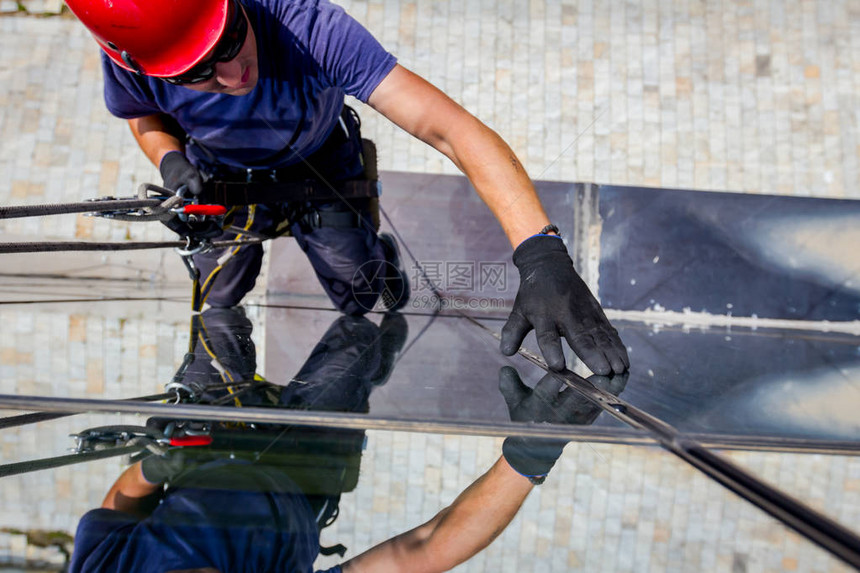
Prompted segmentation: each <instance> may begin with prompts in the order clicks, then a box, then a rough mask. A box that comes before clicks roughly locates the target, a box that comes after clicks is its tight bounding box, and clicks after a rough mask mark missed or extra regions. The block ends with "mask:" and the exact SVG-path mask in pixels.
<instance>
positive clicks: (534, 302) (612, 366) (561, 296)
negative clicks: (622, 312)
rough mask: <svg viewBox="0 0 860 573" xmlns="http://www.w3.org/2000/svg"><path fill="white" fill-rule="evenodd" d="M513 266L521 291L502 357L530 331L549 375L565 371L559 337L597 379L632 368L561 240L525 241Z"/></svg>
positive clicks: (506, 331)
mask: <svg viewBox="0 0 860 573" xmlns="http://www.w3.org/2000/svg"><path fill="white" fill-rule="evenodd" d="M514 264H515V265H516V267H517V269H519V271H520V288H519V291H518V292H517V297H516V299H515V300H514V308H513V310H512V311H511V316H510V317H508V321H507V322H506V323H505V326H504V328H502V344H501V350H502V354H504V355H506V356H511V355H512V354H514V353H515V352H516V351H517V349H519V347H520V345H521V344H522V342H523V339H524V338H525V337H526V334H528V333H529V331H530V330H531V329H532V328H534V329H535V334H536V335H537V341H538V346H539V347H540V350H541V353H542V354H543V356H544V359H545V360H546V363H547V366H549V368H550V369H551V370H556V371H559V370H563V369H564V366H565V365H564V354H563V353H562V349H561V339H560V338H559V335H563V336H564V338H565V339H566V340H567V343H568V344H569V345H570V347H571V348H572V349H573V351H574V352H576V355H577V356H579V358H580V359H582V361H583V362H584V363H585V365H586V366H587V367H588V368H589V369H590V370H591V371H592V372H594V373H595V374H603V375H606V374H609V373H611V372H616V373H619V374H620V373H621V372H624V371H625V370H626V369H627V368H629V367H630V360H629V359H628V358H627V350H626V349H625V348H624V344H623V343H622V342H621V338H619V337H618V332H617V331H616V330H615V329H614V328H613V327H612V325H611V324H609V320H607V318H606V315H605V314H603V309H601V308H600V303H598V302H597V299H595V298H594V296H593V295H592V294H591V292H590V291H589V290H588V287H587V286H586V284H585V282H584V281H583V280H582V279H581V278H580V277H579V275H578V274H577V273H576V270H575V269H574V268H573V261H571V260H570V256H569V255H568V254H567V249H566V248H565V246H564V242H563V241H562V240H561V239H560V238H558V237H553V236H550V235H541V236H536V237H531V238H529V239H526V240H525V241H523V242H522V243H521V244H520V246H519V247H517V248H516V250H515V251H514Z"/></svg>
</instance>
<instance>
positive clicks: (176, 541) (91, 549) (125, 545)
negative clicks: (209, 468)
mask: <svg viewBox="0 0 860 573" xmlns="http://www.w3.org/2000/svg"><path fill="white" fill-rule="evenodd" d="M201 481H204V482H205V481H207V480H201ZM278 482H279V489H282V490H283V489H284V478H283V476H280V477H278ZM293 487H295V486H293ZM318 554H319V533H318V530H317V524H316V520H315V516H314V514H313V511H312V510H311V508H310V505H309V504H308V502H307V499H306V498H305V497H304V495H303V494H302V493H301V492H299V491H298V489H297V488H295V490H294V491H292V492H290V491H237V490H234V489H212V488H177V489H174V490H169V491H168V494H167V496H166V497H165V498H164V500H163V501H162V502H161V504H159V506H158V507H157V508H156V509H155V511H153V513H152V515H150V516H149V517H147V518H146V519H143V520H138V519H137V518H135V517H134V516H131V515H128V514H126V513H123V512H120V511H115V510H110V509H94V510H92V511H89V512H87V513H86V514H85V515H84V516H83V517H82V518H81V521H80V523H79V524H78V529H77V533H76V534H75V547H74V551H73V553H72V562H71V567H70V572H71V573H102V572H117V573H136V572H140V573H166V572H167V571H173V570H182V569H193V568H201V567H214V568H215V569H217V570H219V571H222V572H223V573H234V572H236V573H244V572H247V573H251V572H255V573H256V572H270V571H285V572H286V571H291V572H292V571H295V572H307V573H310V572H311V571H312V570H313V563H314V560H315V559H316V557H317V555H318ZM340 571H341V568H340V566H336V567H334V568H333V569H329V570H327V571H326V572H325V573H340ZM320 573H321V572H320Z"/></svg>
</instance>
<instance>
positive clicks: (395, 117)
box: [368, 65, 549, 247]
mask: <svg viewBox="0 0 860 573" xmlns="http://www.w3.org/2000/svg"><path fill="white" fill-rule="evenodd" d="M368 103H369V104H370V105H371V106H372V107H373V108H374V109H375V110H376V111H378V112H380V113H381V114H382V115H384V116H385V117H387V118H388V119H390V120H391V121H393V122H394V123H395V124H397V125H398V126H400V127H401V128H403V129H404V130H406V131H407V132H409V133H411V134H412V135H414V136H415V137H417V138H418V139H420V140H422V141H424V142H426V143H428V144H429V145H431V146H433V147H434V148H436V149H437V150H439V151H440V152H441V153H443V154H445V155H446V156H448V158H449V159H451V161H453V162H454V164H455V165H456V166H457V167H458V168H459V169H460V170H461V171H462V172H463V173H464V174H465V175H466V176H467V177H468V178H469V180H470V181H471V182H472V185H474V186H475V189H476V190H477V192H478V195H480V197H481V199H483V201H484V202H485V203H486V204H487V206H488V207H489V208H490V210H491V211H492V212H493V214H494V215H495V216H496V218H497V219H498V220H499V223H501V225H502V228H503V229H504V231H505V234H506V235H507V237H508V240H509V241H510V242H511V245H513V246H514V247H516V246H517V245H519V244H520V243H521V242H522V241H523V240H525V239H527V238H528V237H530V236H532V235H534V234H535V233H537V232H538V231H540V230H541V229H542V228H543V227H544V226H545V225H547V224H549V218H548V217H547V215H546V213H545V212H544V210H543V207H542V206H541V204H540V200H539V199H538V197H537V194H536V193H535V189H534V186H533V185H532V182H531V179H529V176H528V174H527V173H526V170H525V169H524V168H523V166H522V164H521V163H520V161H519V159H517V157H516V155H515V154H514V152H513V151H512V150H511V148H510V147H509V146H508V145H507V144H506V143H505V142H504V141H503V140H502V138H501V137H499V136H498V135H497V134H496V132H494V131H493V130H492V129H490V128H489V127H487V126H486V125H484V124H483V123H481V121H480V120H478V119H477V118H476V117H474V116H473V115H472V114H470V113H469V112H468V111H466V110H465V109H463V108H462V107H461V106H460V105H459V104H457V103H456V102H454V101H453V100H452V99H451V98H449V97H448V96H446V95H445V94H444V93H442V92H441V91H440V90H439V89H437V88H436V87H434V86H433V85H431V84H430V83H429V82H427V81H426V80H424V79H423V78H421V77H420V76H418V75H416V74H413V73H412V72H410V71H409V70H407V69H406V68H404V67H402V66H400V65H398V66H396V67H395V68H394V69H393V70H392V71H391V73H389V74H388V76H387V77H386V78H385V79H384V80H382V83H380V84H379V86H378V87H377V88H376V90H374V92H373V93H372V94H371V96H370V99H369V100H368Z"/></svg>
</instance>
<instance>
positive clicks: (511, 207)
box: [66, 0, 629, 374]
mask: <svg viewBox="0 0 860 573" xmlns="http://www.w3.org/2000/svg"><path fill="white" fill-rule="evenodd" d="M66 2H67V4H68V5H69V7H70V8H71V9H72V11H73V12H74V13H75V14H76V15H77V16H78V18H79V19H80V20H81V21H82V22H83V23H84V24H85V25H86V26H87V27H88V28H89V29H90V31H91V32H92V33H93V35H94V37H95V39H96V40H97V42H98V43H99V44H100V45H101V47H102V49H103V51H104V57H103V61H104V75H105V101H106V103H107V106H108V109H109V110H110V111H111V112H112V113H113V114H115V115H117V116H119V117H122V118H125V119H127V120H128V122H129V125H130V127H131V130H132V133H133V134H134V136H135V138H136V139H137V141H138V143H139V145H140V147H141V148H142V149H143V151H144V153H145V154H146V155H147V157H149V159H150V160H152V162H153V163H154V164H155V165H157V166H159V169H160V171H161V174H162V176H163V178H164V186H165V187H167V188H170V189H174V190H177V191H179V190H187V192H189V193H192V194H196V193H200V191H201V189H202V188H203V182H204V180H207V179H209V178H214V179H219V180H227V181H230V180H234V181H235V180H238V179H242V180H246V179H247V180H250V181H260V180H268V181H273V180H277V181H287V180H290V181H295V180H302V179H305V178H308V177H312V178H318V179H322V180H325V181H327V182H329V183H333V184H336V183H338V182H340V181H344V180H348V179H355V178H357V177H362V171H363V168H364V166H363V165H362V154H361V140H360V135H358V127H359V123H358V120H357V116H356V115H355V114H354V113H353V112H351V111H350V110H349V109H345V108H344V95H351V96H354V97H356V98H357V99H359V100H360V101H363V102H366V103H367V104H369V105H370V106H371V107H372V108H374V109H375V110H376V111H378V112H380V113H381V114H382V115H384V116H385V117H387V118H388V119H390V120H391V121H392V122H394V123H395V124H397V125H398V126H400V127H401V128H403V129H405V130H406V131H407V132H409V133H411V134H412V135H414V136H415V137H417V138H419V139H421V140H423V141H425V142H426V143H428V144H430V145H431V146H433V147H434V148H436V149H437V150H439V151H440V152H442V153H443V154H445V155H446V156H448V157H449V158H450V159H451V161H453V162H454V164H455V165H457V167H458V168H460V169H461V170H462V171H463V172H464V173H465V174H466V176H467V177H468V178H469V180H470V181H471V182H472V184H473V185H474V187H475V189H476V190H477V192H478V194H479V195H480V197H481V198H482V199H483V200H484V202H485V203H486V204H487V205H488V206H489V208H490V210H491V211H492V212H493V214H494V215H495V216H496V218H497V219H498V220H499V222H500V223H501V225H502V228H503V229H504V231H505V233H506V235H507V237H508V239H509V240H510V242H511V245H512V246H513V247H515V251H514V257H513V260H514V264H515V265H516V266H517V268H518V269H519V272H520V279H521V280H520V287H519V291H518V293H517V297H516V300H515V303H514V308H513V310H512V312H511V315H510V318H509V319H508V322H507V323H506V325H505V327H504V328H503V330H502V341H501V350H502V352H503V353H504V354H506V355H511V354H513V353H515V352H516V351H517V349H518V348H519V346H520V344H521V343H522V341H523V339H524V338H525V336H526V334H528V332H529V331H531V330H532V329H534V330H535V331H536V334H537V340H538V344H539V346H540V349H541V352H542V353H543V355H544V357H545V359H546V361H547V363H548V365H549V367H550V368H552V369H553V370H561V369H563V368H564V367H565V360H564V355H563V352H562V346H561V338H562V337H563V338H564V339H566V340H567V342H568V344H569V345H570V346H571V348H572V349H573V350H574V351H575V352H576V353H577V355H578V356H579V357H580V358H581V359H582V360H583V362H584V363H585V364H586V366H588V367H589V368H590V369H591V370H592V371H593V372H595V373H598V374H608V373H610V372H613V371H614V372H622V371H624V370H626V369H627V368H628V367H629V360H628V357H627V352H626V349H625V347H624V345H623V344H622V342H621V340H620V338H619V336H618V333H617V332H616V331H615V329H614V328H613V327H612V326H611V324H610V323H609V321H608V320H607V319H606V316H605V315H604V313H603V311H602V309H601V308H600V305H599V303H598V302H597V300H596V299H595V298H594V296H593V295H592V294H591V293H590V292H589V290H588V287H587V286H586V285H585V283H584V282H583V281H582V279H581V278H580V277H579V275H578V274H577V273H576V271H575V270H574V268H573V264H572V262H571V259H570V257H569V255H568V253H567V249H566V247H565V245H564V243H563V241H562V240H560V237H559V236H558V229H557V228H556V227H555V226H554V225H552V224H551V223H550V220H549V218H548V217H547V215H546V213H545V211H544V209H543V207H542V206H541V204H540V201H539V200H538V198H537V194H536V193H535V190H534V187H533V185H532V183H531V180H530V179H529V177H528V175H527V174H526V172H525V169H524V168H523V166H522V165H521V164H520V162H519V160H518V159H517V157H516V155H515V154H514V153H513V151H512V150H511V149H510V147H508V145H507V144H506V143H505V142H504V141H502V139H501V138H500V137H499V136H498V135H497V134H496V133H495V132H493V131H492V130H491V129H489V128H488V127H486V126H485V125H484V124H483V123H481V122H480V121H479V120H478V119H476V118H475V117H474V116H472V115H471V114H469V113H468V112H467V111H466V110H464V109H463V108H462V107H461V106H459V105H458V104H456V103H455V102H454V101H452V100H451V99H450V98H448V97H447V96H446V95H445V94H443V93H442V92H441V91H439V90H438V89H436V88H435V87H434V86H432V85H431V84H430V83H428V82H427V81H426V80H424V79H423V78H421V77H419V76H417V75H415V74H414V73H412V72H410V71H409V70H407V69H406V68H404V67H402V66H400V65H399V64H397V62H396V60H395V58H394V57H393V56H392V55H391V54H389V53H387V52H386V51H385V50H384V49H383V48H382V47H381V46H380V44H379V43H378V42H377V41H376V40H375V39H374V38H373V37H372V36H371V34H370V33H369V32H368V31H367V30H365V29H364V28H363V27H362V26H361V25H360V24H358V23H357V22H356V21H355V20H353V19H352V18H351V17H349V16H348V15H347V14H346V13H345V12H344V11H343V10H342V9H341V8H339V7H337V6H335V5H332V4H330V3H329V2H328V1H327V0H184V1H183V2H175V1H173V0H148V1H147V2H145V3H143V2H139V1H136V0H66ZM371 219H372V205H368V204H367V202H366V201H361V200H359V201H351V200H348V201H347V202H346V204H344V203H343V202H328V203H326V202H322V203H320V202H317V203H313V202H310V203H307V204H301V205H296V204H292V205H278V204H274V205H263V206H259V207H253V206H252V207H251V208H249V209H247V210H246V211H245V212H243V213H239V214H237V216H236V218H235V219H234V221H233V226H234V227H236V226H239V227H244V228H245V229H246V230H248V231H255V230H256V231H260V230H264V231H266V232H265V233H264V234H266V233H271V234H277V233H278V232H282V231H283V230H284V229H283V228H284V227H285V226H286V225H287V224H288V225H289V229H290V231H291V232H292V234H293V235H294V236H295V237H296V240H297V241H298V243H299V245H300V246H301V248H302V249H303V250H304V251H305V253H306V254H307V255H308V258H309V260H310V261H311V264H312V265H313V267H314V270H315V271H316V273H317V275H318V277H319V278H320V282H321V283H322V285H323V287H324V289H325V290H326V292H327V294H328V295H329V297H330V298H331V299H332V301H333V302H334V304H335V305H336V306H337V307H338V308H339V309H340V310H342V311H344V312H346V313H349V314H361V313H362V312H364V311H365V310H367V308H368V303H371V304H370V306H372V302H374V301H375V297H376V295H371V297H370V298H369V299H361V298H360V296H359V294H357V293H378V292H382V293H383V294H384V295H387V296H385V297H384V299H385V300H384V301H383V302H384V303H385V306H386V307H387V308H389V309H396V308H398V306H402V304H403V303H404V302H405V299H406V297H407V296H408V285H407V284H406V282H405V280H404V278H403V276H402V274H400V273H397V272H392V273H387V274H386V273H384V272H378V273H361V272H358V273H357V272H356V271H357V270H358V269H359V267H361V265H362V264H365V263H367V262H369V261H386V262H389V263H392V264H390V265H383V266H384V268H386V269H392V268H397V267H399V255H398V253H397V246H396V244H395V243H394V241H393V239H392V238H391V237H387V236H377V233H376V231H375V229H374V225H373V224H372V223H371ZM285 222H286V223H285ZM234 251H236V252H234ZM261 256H262V249H260V248H259V246H258V247H242V249H238V250H235V249H234V250H231V251H228V252H225V253H210V254H209V256H208V258H206V257H201V256H198V257H197V260H196V262H197V263H198V266H199V267H200V269H201V271H202V272H203V275H204V276H207V275H208V276H212V277H214V276H215V273H216V272H217V271H220V273H218V276H217V278H216V279H212V280H210V281H209V282H211V283H212V284H211V285H209V286H210V288H212V291H211V293H210V295H209V298H208V300H207V302H209V303H210V304H212V305H214V306H230V305H232V304H236V303H237V302H238V301H239V300H241V298H242V296H244V294H245V293H246V292H248V290H249V289H250V288H251V287H252V286H253V283H254V279H255V277H256V275H257V273H258V272H259V269H260V258H261ZM231 257H232V260H230V261H229V262H228V259H231ZM380 268H383V267H380ZM368 276H369V278H368ZM355 280H359V281H365V282H372V283H373V284H360V285H356V284H355V282H354V281H355ZM215 283H217V284H215ZM356 286H358V287H359V288H356Z"/></svg>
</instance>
